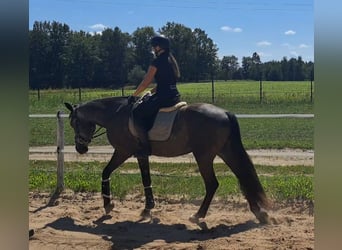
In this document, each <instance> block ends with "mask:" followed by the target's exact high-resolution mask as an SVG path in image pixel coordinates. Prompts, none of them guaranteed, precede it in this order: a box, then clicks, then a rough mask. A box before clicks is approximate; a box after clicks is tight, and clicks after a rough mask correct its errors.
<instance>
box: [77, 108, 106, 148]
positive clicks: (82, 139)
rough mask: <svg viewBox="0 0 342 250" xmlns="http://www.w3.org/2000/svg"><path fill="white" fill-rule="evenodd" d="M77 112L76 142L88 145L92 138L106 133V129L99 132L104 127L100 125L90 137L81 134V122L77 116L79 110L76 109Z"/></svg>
mask: <svg viewBox="0 0 342 250" xmlns="http://www.w3.org/2000/svg"><path fill="white" fill-rule="evenodd" d="M74 112H75V114H74V115H75V119H76V120H75V142H76V143H77V144H79V145H82V146H87V145H88V144H89V143H90V142H91V140H92V139H94V138H96V137H99V136H101V135H103V134H105V133H106V131H104V132H101V133H98V132H99V131H100V130H101V129H102V128H103V127H99V128H98V129H97V130H96V131H95V132H94V133H93V135H91V136H90V138H86V137H84V136H82V135H81V133H80V122H79V119H78V117H77V110H74Z"/></svg>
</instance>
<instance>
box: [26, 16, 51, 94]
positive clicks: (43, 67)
mask: <svg viewBox="0 0 342 250" xmlns="http://www.w3.org/2000/svg"><path fill="white" fill-rule="evenodd" d="M48 31H49V23H47V22H44V23H42V22H34V24H33V29H32V30H31V31H29V86H30V88H32V89H39V88H46V87H48V85H47V84H48V83H49V82H50V79H49V71H50V69H49V68H48V53H49V52H48V51H49V49H50V48H49V46H50V44H49V35H48Z"/></svg>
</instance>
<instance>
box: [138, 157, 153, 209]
mask: <svg viewBox="0 0 342 250" xmlns="http://www.w3.org/2000/svg"><path fill="white" fill-rule="evenodd" d="M138 163H139V168H140V172H141V178H142V182H143V185H144V192H145V209H147V210H150V209H152V208H154V206H155V203H154V198H153V193H152V186H151V175H150V164H149V161H148V157H139V158H138Z"/></svg>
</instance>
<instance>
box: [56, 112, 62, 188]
mask: <svg viewBox="0 0 342 250" xmlns="http://www.w3.org/2000/svg"><path fill="white" fill-rule="evenodd" d="M62 113H63V112H62V111H58V112H57V192H61V191H62V190H63V189H64V121H63V117H62Z"/></svg>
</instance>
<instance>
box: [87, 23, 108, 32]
mask: <svg viewBox="0 0 342 250" xmlns="http://www.w3.org/2000/svg"><path fill="white" fill-rule="evenodd" d="M89 28H90V29H92V30H95V31H96V32H98V31H102V30H104V29H106V28H107V26H106V25H103V24H101V23H97V24H94V25H91V26H89Z"/></svg>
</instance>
